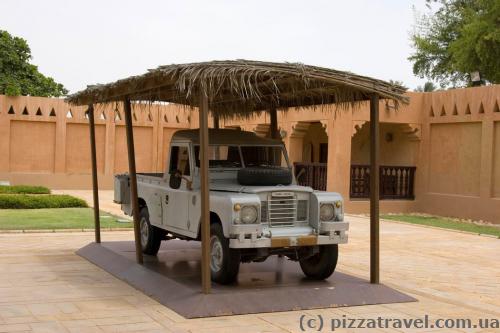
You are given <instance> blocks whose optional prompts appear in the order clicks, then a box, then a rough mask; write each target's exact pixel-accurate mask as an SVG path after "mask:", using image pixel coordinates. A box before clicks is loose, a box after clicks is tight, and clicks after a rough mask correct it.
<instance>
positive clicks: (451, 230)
mask: <svg viewBox="0 0 500 333" xmlns="http://www.w3.org/2000/svg"><path fill="white" fill-rule="evenodd" d="M344 215H345V216H352V217H359V218H363V219H365V220H369V219H370V217H369V216H363V215H352V214H344ZM380 221H383V222H389V223H399V224H405V225H412V226H415V227H422V228H428V229H436V230H443V231H450V232H456V233H459V234H466V235H474V236H482V237H488V238H493V239H500V236H495V235H489V234H478V233H475V232H470V231H463V230H455V229H448V228H440V227H434V226H432V225H425V224H417V223H410V222H404V221H396V220H386V219H380Z"/></svg>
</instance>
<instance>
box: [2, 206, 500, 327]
mask: <svg viewBox="0 0 500 333" xmlns="http://www.w3.org/2000/svg"><path fill="white" fill-rule="evenodd" d="M111 213H113V211H111ZM349 219H350V220H351V221H352V225H351V230H350V243H349V244H347V245H345V246H342V247H341V252H340V262H339V266H338V269H339V270H340V271H342V272H345V273H349V274H353V275H356V276H360V277H363V278H367V277H368V262H369V252H368V246H369V244H368V220H367V219H365V218H361V217H352V216H349ZM102 238H103V240H106V241H108V240H129V239H132V238H133V234H132V232H130V231H126V232H125V231H115V232H103V235H102ZM92 240H93V234H92V233H51V234H0V332H217V333H219V332H231V333H235V332H301V329H300V322H299V321H300V318H301V316H304V318H305V319H316V318H317V317H318V315H321V316H323V318H324V319H325V320H329V319H331V318H342V316H343V315H345V316H347V317H349V318H376V317H377V316H383V317H387V318H400V319H403V318H418V317H422V316H424V315H425V314H428V315H429V316H430V317H431V319H432V318H471V319H473V320H475V319H478V318H497V319H500V297H499V296H500V262H499V260H498V258H499V257H498V254H499V253H500V240H498V239H493V238H488V237H480V236H476V235H468V234H463V233H457V232H448V231H442V230H436V229H431V228H424V227H419V226H413V225H406V224H400V223H391V222H383V223H382V225H381V251H382V252H381V272H382V273H381V280H382V281H383V283H385V284H388V285H390V286H392V287H394V288H397V289H399V290H401V291H403V292H406V293H409V294H410V295H412V296H414V297H416V298H417V299H419V302H415V303H404V304H389V305H370V306H359V307H346V308H336V309H317V310H306V311H290V312H279V313H263V314H252V315H243V316H231V317H218V318H204V319H190V320H186V319H184V318H183V317H181V316H179V315H177V314H176V313H175V312H173V311H171V310H169V309H168V308H166V307H164V306H162V305H160V304H159V303H157V302H156V301H154V300H152V299H150V298H148V297H147V296H145V295H143V294H142V293H140V292H139V291H137V290H135V289H134V288H132V287H130V286H128V285H127V284H126V283H124V282H122V281H120V280H118V279H116V278H114V277H113V276H111V275H110V274H108V273H106V272H105V271H103V270H101V269H99V268H97V267H96V266H94V265H92V264H90V263H89V262H87V261H85V260H84V259H82V258H80V257H78V256H77V255H75V254H74V251H75V250H76V249H78V248H80V247H82V246H83V245H85V244H87V243H88V242H91V241H92ZM309 331H312V332H315V331H317V330H312V329H311V330H309ZM323 331H325V332H327V331H329V328H328V327H325V329H324V330H323ZM436 331H440V332H494V331H495V330H481V329H479V328H477V329H455V330H450V329H446V330H437V329H427V330H426V329H413V330H408V329H399V330H396V329H364V330H360V329H356V330H355V329H344V330H340V329H337V330H336V332H436ZM498 331H500V330H498Z"/></svg>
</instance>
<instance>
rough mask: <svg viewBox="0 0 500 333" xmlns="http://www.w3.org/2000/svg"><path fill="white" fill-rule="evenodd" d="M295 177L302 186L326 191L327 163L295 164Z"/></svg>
mask: <svg viewBox="0 0 500 333" xmlns="http://www.w3.org/2000/svg"><path fill="white" fill-rule="evenodd" d="M293 165H294V167H295V177H297V183H298V184H299V185H302V186H310V187H312V188H313V189H315V190H318V191H326V163H299V162H295V163H294V164H293Z"/></svg>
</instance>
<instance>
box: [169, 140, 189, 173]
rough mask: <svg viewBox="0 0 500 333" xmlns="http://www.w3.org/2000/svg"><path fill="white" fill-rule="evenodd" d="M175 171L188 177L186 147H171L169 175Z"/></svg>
mask: <svg viewBox="0 0 500 333" xmlns="http://www.w3.org/2000/svg"><path fill="white" fill-rule="evenodd" d="M175 170H180V171H181V172H182V174H183V175H185V176H189V175H190V173H191V170H190V167H189V150H188V147H181V146H172V150H171V153H170V167H169V173H171V174H172V173H173V172H174V171H175Z"/></svg>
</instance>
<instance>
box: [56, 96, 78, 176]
mask: <svg viewBox="0 0 500 333" xmlns="http://www.w3.org/2000/svg"><path fill="white" fill-rule="evenodd" d="M68 107H69V106H68V104H66V103H65V102H64V101H62V100H61V101H59V103H58V109H59V112H57V113H56V148H55V156H54V173H65V172H66V124H67V121H66V119H67V118H66V114H67V112H68V111H69V109H68ZM61 111H62V112H61ZM77 114H78V113H77V112H75V111H73V116H74V117H75V116H76V115H77Z"/></svg>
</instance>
